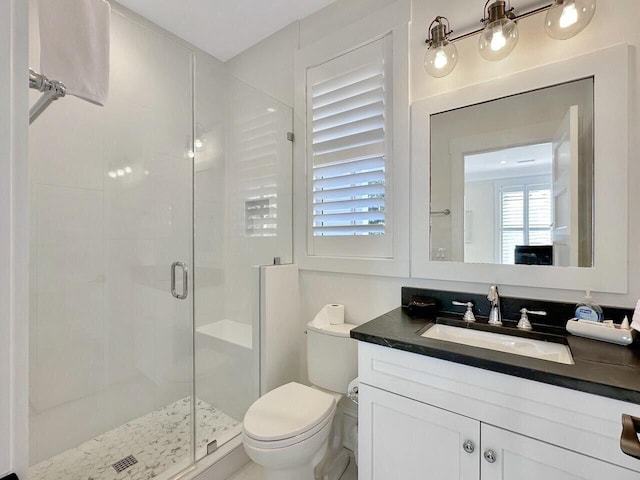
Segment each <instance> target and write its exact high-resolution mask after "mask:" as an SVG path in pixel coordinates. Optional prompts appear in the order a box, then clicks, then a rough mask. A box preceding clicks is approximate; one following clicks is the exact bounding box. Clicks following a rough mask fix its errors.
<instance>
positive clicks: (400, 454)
mask: <svg viewBox="0 0 640 480" xmlns="http://www.w3.org/2000/svg"><path fill="white" fill-rule="evenodd" d="M358 399H359V400H358V402H359V404H358V424H359V427H358V429H359V434H358V435H359V445H360V446H359V451H358V465H359V466H358V471H359V479H360V480H364V479H367V480H390V479H398V480H400V479H414V478H415V479H418V478H419V479H425V480H426V479H433V480H445V479H454V478H455V479H465V480H467V479H468V480H472V479H476V480H477V479H478V478H479V477H478V466H479V461H480V449H479V448H478V445H479V443H480V422H478V421H477V420H474V419H472V418H467V417H464V416H462V415H457V414H455V413H451V412H447V411H446V410H443V409H440V408H436V407H433V406H431V405H428V404H426V403H421V402H417V401H415V400H411V399H408V398H405V397H401V396H400V395H395V394H393V393H389V392H386V391H384V390H381V389H378V388H372V387H369V386H367V385H363V384H360V386H359V389H358ZM363 428H364V429H365V430H364V432H363V430H362V429H363ZM363 435H364V436H365V439H363ZM366 439H369V441H367V440H366ZM363 442H364V444H363ZM465 442H469V443H468V444H467V449H468V451H469V453H467V452H465V451H464V449H463V444H465Z"/></svg>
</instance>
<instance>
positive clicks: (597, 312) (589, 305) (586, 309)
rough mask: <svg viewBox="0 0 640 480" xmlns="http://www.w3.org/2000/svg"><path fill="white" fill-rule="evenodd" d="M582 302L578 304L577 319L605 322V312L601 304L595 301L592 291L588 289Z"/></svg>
mask: <svg viewBox="0 0 640 480" xmlns="http://www.w3.org/2000/svg"><path fill="white" fill-rule="evenodd" d="M586 293H587V294H586V295H585V296H584V300H583V301H582V303H578V304H577V305H576V319H577V320H586V321H589V322H603V321H604V314H603V313H602V308H601V307H600V305H597V304H595V303H593V301H592V300H593V297H592V296H591V291H590V290H587V292H586Z"/></svg>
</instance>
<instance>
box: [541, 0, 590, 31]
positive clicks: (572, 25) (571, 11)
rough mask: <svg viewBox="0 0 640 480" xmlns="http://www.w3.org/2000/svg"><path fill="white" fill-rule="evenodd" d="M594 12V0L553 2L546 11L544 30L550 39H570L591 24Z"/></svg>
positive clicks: (558, 0) (559, 0)
mask: <svg viewBox="0 0 640 480" xmlns="http://www.w3.org/2000/svg"><path fill="white" fill-rule="evenodd" d="M595 11H596V0H555V2H554V4H553V5H552V6H551V8H550V9H549V10H548V11H547V16H546V18H545V21H544V28H545V30H546V31H547V34H548V35H549V36H550V37H551V38H555V39H558V40H566V39H567V38H571V37H573V36H575V35H577V34H578V33H580V32H581V31H582V30H584V29H585V28H586V27H587V25H589V23H590V22H591V19H592V18H593V14H594V13H595Z"/></svg>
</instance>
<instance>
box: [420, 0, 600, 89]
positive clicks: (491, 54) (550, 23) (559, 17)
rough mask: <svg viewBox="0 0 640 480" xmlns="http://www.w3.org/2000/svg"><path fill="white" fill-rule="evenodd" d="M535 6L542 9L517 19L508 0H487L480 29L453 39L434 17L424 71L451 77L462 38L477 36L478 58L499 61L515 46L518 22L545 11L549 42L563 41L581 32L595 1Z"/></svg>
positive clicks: (563, 0) (572, 0)
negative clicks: (550, 40)
mask: <svg viewBox="0 0 640 480" xmlns="http://www.w3.org/2000/svg"><path fill="white" fill-rule="evenodd" d="M550 1H552V2H553V3H550ZM538 3H540V4H542V5H540V6H537V7H535V6H533V7H532V8H530V9H529V10H528V11H525V12H523V13H520V14H518V15H516V14H515V13H514V11H513V8H512V7H511V0H487V1H486V3H485V4H484V12H483V18H482V20H481V22H482V25H483V28H480V29H477V30H473V31H470V32H468V33H464V34H462V35H458V36H456V37H453V38H452V37H451V33H452V30H451V29H450V27H449V20H448V19H447V18H445V17H442V16H437V17H436V18H435V20H434V21H433V22H431V25H429V38H427V40H426V43H427V52H426V54H425V57H424V68H425V70H426V71H427V73H428V74H429V75H431V76H432V77H435V78H440V77H444V76H446V75H448V74H449V73H451V71H452V70H453V69H454V68H455V66H456V63H457V62H458V52H457V49H456V47H455V45H454V42H456V41H458V40H462V39H463V38H467V37H471V36H473V35H476V34H478V33H479V34H480V38H479V41H478V50H479V51H480V55H481V56H482V57H483V58H484V59H486V60H491V61H498V60H502V59H504V58H506V57H507V56H508V55H509V54H510V53H511V52H512V51H513V49H514V48H515V46H516V44H517V43H518V37H519V34H518V26H517V25H516V21H517V20H519V19H521V18H525V17H528V16H531V15H535V14H537V13H541V12H544V11H546V12H547V15H546V18H545V23H544V26H545V30H546V32H547V34H548V35H549V36H550V37H551V38H554V39H558V40H565V39H567V38H571V37H573V36H575V35H577V34H578V33H580V32H581V31H582V30H584V29H585V28H586V26H587V25H589V23H590V22H591V19H592V18H593V15H594V13H595V11H596V0H546V1H544V0H540V1H539V2H538ZM444 21H446V25H445V24H444ZM447 30H448V31H447Z"/></svg>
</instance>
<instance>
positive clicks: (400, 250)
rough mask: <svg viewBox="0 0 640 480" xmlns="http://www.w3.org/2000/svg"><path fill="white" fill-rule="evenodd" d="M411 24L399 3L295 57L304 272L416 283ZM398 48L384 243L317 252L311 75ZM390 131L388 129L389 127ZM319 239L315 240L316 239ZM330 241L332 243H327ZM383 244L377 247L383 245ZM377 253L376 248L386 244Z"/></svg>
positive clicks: (334, 244)
mask: <svg viewBox="0 0 640 480" xmlns="http://www.w3.org/2000/svg"><path fill="white" fill-rule="evenodd" d="M409 20H410V1H408V0H398V1H397V2H394V3H392V4H390V5H387V6H386V7H384V8H381V9H380V10H378V11H376V12H374V13H372V14H371V15H368V16H367V17H365V18H363V19H361V20H359V21H358V22H356V23H353V24H351V25H349V26H348V27H346V28H344V29H342V30H339V31H338V32H333V33H331V35H329V36H328V37H326V38H325V39H322V40H320V41H318V42H316V43H313V44H311V45H309V46H307V47H305V48H303V49H301V50H299V51H297V52H296V58H295V118H294V122H295V123H294V132H295V134H296V135H295V142H294V192H293V200H294V202H293V203H294V206H293V208H294V257H295V261H296V262H297V263H298V264H299V265H300V268H301V269H307V270H320V271H331V272H343V273H355V274H370V275H384V276H397V277H408V276H409V237H410V235H409V214H410V212H409V185H410V162H409V153H410V152H409V145H410V143H409V140H410V135H409V23H408V22H409ZM385 37H388V38H389V39H390V41H391V47H390V53H391V59H392V62H393V63H392V68H391V78H390V79H389V80H391V83H392V85H393V87H392V88H391V95H392V97H391V104H392V111H391V112H390V115H389V119H388V123H387V124H388V125H389V126H390V129H389V131H388V132H387V138H388V145H387V146H386V151H387V158H386V162H385V169H386V172H385V187H386V193H385V196H386V198H385V203H386V205H385V224H386V225H385V235H384V237H386V238H385V239H384V241H383V242H380V238H377V239H376V238H375V237H376V236H343V237H334V238H330V237H322V241H323V243H324V245H325V246H328V248H326V247H325V246H323V248H321V249H318V248H316V249H314V244H313V230H312V222H313V218H312V204H311V203H310V202H312V194H313V192H312V189H313V179H312V168H311V165H310V163H309V158H308V153H309V150H308V149H309V148H310V143H309V138H308V136H307V132H308V128H307V111H308V106H307V92H306V89H307V70H308V69H309V68H312V67H314V66H318V65H321V64H323V63H325V62H327V61H329V60H332V59H334V58H337V57H339V56H341V55H344V54H345V53H348V52H350V51H353V50H356V49H357V48H359V47H362V46H365V45H367V44H369V43H371V42H373V41H375V40H379V39H382V38H385ZM385 123H386V122H385ZM317 238H319V237H316V239H317ZM327 240H328V242H327ZM376 240H377V241H376ZM384 243H387V245H385V246H377V245H376V244H384Z"/></svg>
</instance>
